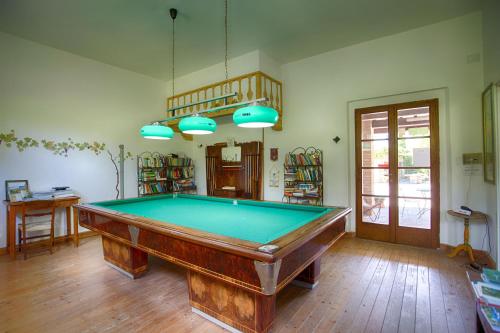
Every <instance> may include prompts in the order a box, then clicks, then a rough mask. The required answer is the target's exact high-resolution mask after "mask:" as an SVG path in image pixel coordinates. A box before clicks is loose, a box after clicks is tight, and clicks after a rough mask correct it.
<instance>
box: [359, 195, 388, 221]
mask: <svg viewBox="0 0 500 333" xmlns="http://www.w3.org/2000/svg"><path fill="white" fill-rule="evenodd" d="M362 198H363V222H367V223H376V224H385V225H388V224H389V198H382V197H365V196H363V197H362Z"/></svg>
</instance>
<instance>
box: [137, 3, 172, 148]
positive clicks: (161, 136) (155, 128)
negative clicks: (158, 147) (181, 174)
mask: <svg viewBox="0 0 500 333" xmlns="http://www.w3.org/2000/svg"><path fill="white" fill-rule="evenodd" d="M169 13H170V17H171V18H172V96H174V92H175V19H176V17H177V9H175V8H170V10H169ZM161 123H164V121H155V122H153V123H152V124H150V125H145V126H143V127H142V128H141V136H142V137H143V138H145V139H157V140H170V139H172V138H173V137H174V131H173V130H172V129H171V128H170V127H168V126H164V125H161Z"/></svg>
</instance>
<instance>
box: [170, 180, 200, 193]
mask: <svg viewBox="0 0 500 333" xmlns="http://www.w3.org/2000/svg"><path fill="white" fill-rule="evenodd" d="M173 189H174V192H183V191H191V190H196V185H195V184H194V181H193V180H192V179H183V180H174V182H173Z"/></svg>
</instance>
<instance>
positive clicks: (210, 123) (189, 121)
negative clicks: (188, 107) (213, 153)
mask: <svg viewBox="0 0 500 333" xmlns="http://www.w3.org/2000/svg"><path fill="white" fill-rule="evenodd" d="M179 129H180V130H181V132H182V133H184V134H194V135H205V134H212V133H214V132H215V130H216V129H217V123H216V122H215V120H213V119H211V118H207V117H201V116H200V115H198V114H195V115H193V116H191V117H187V118H183V119H182V120H181V121H180V122H179Z"/></svg>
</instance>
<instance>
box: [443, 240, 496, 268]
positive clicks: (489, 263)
mask: <svg viewBox="0 0 500 333" xmlns="http://www.w3.org/2000/svg"><path fill="white" fill-rule="evenodd" d="M454 248H455V246H452V245H449V244H440V249H441V250H443V251H444V252H446V253H449V252H451V251H453V249H454ZM462 254H463V252H462ZM472 254H473V255H474V258H475V259H476V260H477V259H481V260H480V262H479V263H480V264H484V265H486V267H488V268H491V269H496V267H497V264H496V262H495V260H493V258H492V257H491V256H490V254H489V253H488V252H486V251H484V250H476V249H472Z"/></svg>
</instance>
